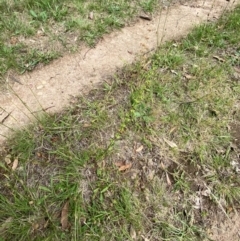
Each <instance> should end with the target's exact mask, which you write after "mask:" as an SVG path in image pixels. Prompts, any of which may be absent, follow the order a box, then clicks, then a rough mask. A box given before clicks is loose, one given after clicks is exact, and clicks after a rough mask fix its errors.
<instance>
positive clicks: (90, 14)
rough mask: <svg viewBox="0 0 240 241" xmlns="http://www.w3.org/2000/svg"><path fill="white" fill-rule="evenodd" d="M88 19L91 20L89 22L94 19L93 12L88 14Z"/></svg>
mask: <svg viewBox="0 0 240 241" xmlns="http://www.w3.org/2000/svg"><path fill="white" fill-rule="evenodd" d="M88 18H89V19H91V20H93V18H94V14H93V12H90V13H89V15H88Z"/></svg>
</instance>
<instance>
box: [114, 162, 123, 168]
mask: <svg viewBox="0 0 240 241" xmlns="http://www.w3.org/2000/svg"><path fill="white" fill-rule="evenodd" d="M115 165H116V166H117V167H121V166H123V165H124V162H123V161H119V162H115Z"/></svg>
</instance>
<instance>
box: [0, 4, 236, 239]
mask: <svg viewBox="0 0 240 241" xmlns="http://www.w3.org/2000/svg"><path fill="white" fill-rule="evenodd" d="M41 11H42V10H41ZM239 16H240V8H239V7H238V8H237V9H236V10H235V11H234V12H232V13H229V14H227V15H224V16H223V17H222V19H220V20H219V21H218V22H216V23H211V24H207V25H203V26H200V27H198V28H196V29H195V30H194V31H193V32H192V33H190V34H189V35H188V36H187V37H186V38H185V39H182V40H181V41H179V42H169V43H167V44H165V45H164V46H162V47H160V48H159V49H158V50H157V51H156V52H155V53H154V54H153V55H152V56H150V57H148V58H147V59H141V60H139V61H138V62H137V63H135V64H134V65H132V66H127V67H126V68H125V69H123V70H122V72H121V73H120V74H118V75H116V76H115V77H113V78H112V79H109V80H108V81H107V82H106V83H105V84H102V85H100V86H97V87H96V89H94V90H92V91H91V92H90V93H89V94H88V95H86V96H83V97H79V98H77V99H76V104H75V105H74V106H72V107H69V108H68V109H67V110H65V111H64V112H63V113H58V114H55V115H46V116H44V117H41V118H39V120H38V122H37V123H36V124H35V125H33V126H31V127H29V128H27V129H24V130H21V131H18V132H16V133H15V135H14V136H12V137H11V138H9V140H8V142H7V145H6V147H5V148H4V150H3V151H2V152H1V156H0V159H1V162H0V180H1V186H0V192H1V195H0V236H1V238H2V240H80V239H81V240H119V241H120V240H144V239H145V240H171V241H175V240H177V241H182V240H189V241H191V240H194V241H195V240H204V238H207V235H208V234H207V233H206V229H208V228H209V224H211V220H212V218H213V213H216V212H217V211H218V210H220V211H221V212H222V215H227V216H228V215H229V212H230V210H232V209H234V208H235V206H236V205H239V198H240V187H239V183H240V179H239V173H237V171H236V169H235V168H234V166H233V165H232V162H233V161H235V162H238V159H237V153H239V147H236V146H235V145H234V140H233V139H234V138H233V134H232V131H231V129H230V128H229V127H230V126H231V124H232V123H239V121H240V112H239V110H238V108H237V106H238V105H239V95H240V87H239V83H238V82H237V80H236V79H235V78H234V73H235V70H236V68H239V66H240V62H239V61H240V60H239V47H240V46H239V41H238V40H239V39H240V33H238V32H236V31H235V29H238V28H239V25H240V18H239ZM216 56H217V57H216ZM238 125H239V126H240V124H238ZM9 159H10V160H11V163H9ZM15 159H17V160H18V166H17V168H16V170H12V166H13V163H14V160H15ZM129 164H131V165H129ZM119 168H123V169H124V168H126V170H125V171H120V170H119ZM199 200H201V202H200V203H201V205H200V204H199ZM68 202H69V208H68V210H67V216H68V225H67V227H65V228H64V229H63V228H62V225H61V216H62V215H63V214H62V210H63V207H64V205H65V204H66V203H68ZM199 205H200V206H199ZM223 211H224V212H223ZM0 240H1V239H0Z"/></svg>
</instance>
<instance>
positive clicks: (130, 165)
mask: <svg viewBox="0 0 240 241" xmlns="http://www.w3.org/2000/svg"><path fill="white" fill-rule="evenodd" d="M131 167H132V163H129V164H126V165H123V166H121V167H119V169H118V171H120V172H121V171H125V170H127V169H129V168H131Z"/></svg>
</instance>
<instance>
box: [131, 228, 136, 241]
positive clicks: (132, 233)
mask: <svg viewBox="0 0 240 241" xmlns="http://www.w3.org/2000/svg"><path fill="white" fill-rule="evenodd" d="M130 236H131V238H132V239H133V240H136V238H137V234H136V231H135V230H134V228H133V227H132V226H131V228H130Z"/></svg>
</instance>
